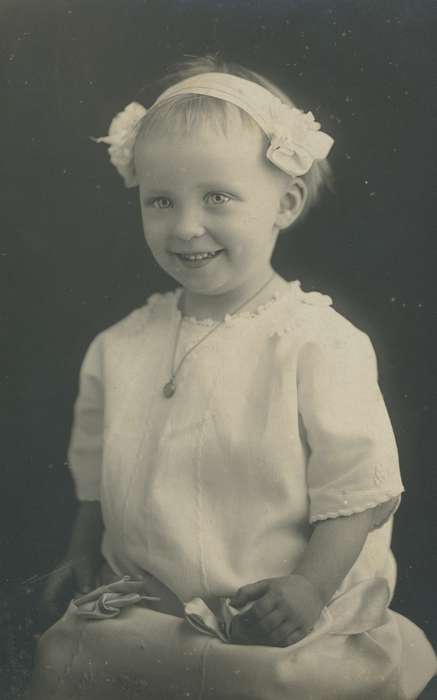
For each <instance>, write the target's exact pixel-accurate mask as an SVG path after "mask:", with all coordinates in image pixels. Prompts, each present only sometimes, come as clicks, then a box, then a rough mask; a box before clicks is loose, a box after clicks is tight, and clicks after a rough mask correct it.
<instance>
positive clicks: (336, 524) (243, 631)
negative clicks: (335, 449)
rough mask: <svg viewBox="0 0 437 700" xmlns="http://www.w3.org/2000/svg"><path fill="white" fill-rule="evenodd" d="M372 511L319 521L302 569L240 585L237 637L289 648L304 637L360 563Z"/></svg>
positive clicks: (236, 600)
mask: <svg viewBox="0 0 437 700" xmlns="http://www.w3.org/2000/svg"><path fill="white" fill-rule="evenodd" d="M373 517H374V512H373V509H369V510H365V511H363V512H362V513H357V514H354V515H350V516H343V517H338V518H333V519H329V520H323V521H319V522H318V523H317V524H316V525H315V526H314V531H313V534H312V536H311V538H310V541H309V543H308V546H307V548H306V550H305V553H304V555H303V557H302V559H301V561H300V562H299V565H298V566H297V568H296V569H295V570H294V571H293V572H292V573H290V574H289V575H287V576H282V577H278V578H272V579H264V580H262V581H258V582H256V583H252V584H249V585H247V586H243V587H242V588H240V589H239V591H238V592H237V594H236V596H234V598H233V599H232V600H231V603H232V605H233V606H234V607H236V608H242V607H244V606H245V605H247V604H248V603H251V602H253V601H254V602H253V605H252V606H251V607H250V609H249V610H248V611H247V612H243V613H242V614H241V615H239V616H238V617H236V618H234V622H233V625H232V635H233V638H234V641H237V642H242V643H246V644H247V643H251V644H254V643H255V644H267V645H270V646H288V645H290V644H293V643H296V642H298V641H299V640H300V639H302V638H303V637H305V636H306V635H307V634H308V633H309V632H310V631H311V629H312V628H313V626H314V624H315V623H316V621H317V620H318V618H319V616H320V613H321V611H322V609H323V607H324V606H325V605H327V604H328V603H329V601H330V599H331V598H332V596H333V594H334V593H335V591H336V590H337V589H338V587H339V586H340V584H341V582H342V581H343V579H344V577H345V576H346V574H347V573H348V572H349V570H350V569H351V567H352V566H353V564H354V562H355V561H356V559H357V557H358V555H359V553H360V552H361V549H362V547H363V545H364V543H365V541H366V537H367V534H368V532H369V530H370V528H371V526H372V524H373Z"/></svg>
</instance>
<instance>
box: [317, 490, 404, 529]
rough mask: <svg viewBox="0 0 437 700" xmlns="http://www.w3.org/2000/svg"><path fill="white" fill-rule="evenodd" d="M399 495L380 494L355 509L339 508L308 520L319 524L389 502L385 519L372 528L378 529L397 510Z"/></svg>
mask: <svg viewBox="0 0 437 700" xmlns="http://www.w3.org/2000/svg"><path fill="white" fill-rule="evenodd" d="M401 495H402V494H400V493H399V491H395V492H390V491H387V492H385V493H381V494H380V497H379V498H375V500H373V501H368V502H367V503H361V504H360V505H357V506H355V508H353V507H351V508H339V509H338V510H333V511H328V512H327V513H322V514H319V513H318V514H317V515H312V516H311V518H310V522H311V523H315V522H319V521H321V520H330V519H331V518H338V517H341V516H348V515H355V514H357V513H364V511H366V510H370V509H371V508H376V507H378V506H383V505H388V504H389V503H390V501H393V504H392V506H391V508H390V509H389V511H388V513H387V515H386V517H385V518H384V519H383V521H382V522H381V521H376V523H375V524H374V527H379V526H381V525H383V524H384V522H386V521H387V520H388V519H389V518H390V517H391V516H392V515H393V514H394V513H395V511H396V510H397V509H398V506H399V504H400V501H401Z"/></svg>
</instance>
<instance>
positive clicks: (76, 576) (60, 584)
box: [41, 554, 100, 624]
mask: <svg viewBox="0 0 437 700" xmlns="http://www.w3.org/2000/svg"><path fill="white" fill-rule="evenodd" d="M99 563H100V557H98V556H95V557H94V556H91V555H89V554H82V555H79V554H78V555H77V556H76V555H71V556H68V555H67V556H66V557H65V558H64V559H63V560H62V561H61V562H60V563H59V564H58V565H57V566H56V567H55V568H54V569H53V571H52V573H51V574H50V576H49V578H48V580H47V583H46V585H45V588H44V590H43V593H42V597H41V606H42V614H43V617H45V618H47V620H46V621H47V623H48V624H51V623H52V622H54V621H55V620H57V619H58V618H59V617H60V616H61V615H62V613H63V612H64V611H65V609H66V607H67V605H68V603H69V601H70V600H71V599H72V598H73V597H74V596H75V595H78V594H83V593H87V592H89V591H91V590H92V589H93V588H95V586H96V583H97V582H96V573H97V569H98V566H99Z"/></svg>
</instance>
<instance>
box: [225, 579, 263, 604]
mask: <svg viewBox="0 0 437 700" xmlns="http://www.w3.org/2000/svg"><path fill="white" fill-rule="evenodd" d="M268 587H269V582H268V581H257V582H256V583H248V584H247V585H246V586H242V587H241V588H240V589H239V590H238V591H237V593H236V595H235V596H233V597H232V598H231V600H230V603H231V605H232V606H233V607H234V608H241V607H243V605H246V604H247V603H250V602H251V601H253V600H257V599H258V598H260V597H261V596H262V595H263V594H264V593H267V590H268Z"/></svg>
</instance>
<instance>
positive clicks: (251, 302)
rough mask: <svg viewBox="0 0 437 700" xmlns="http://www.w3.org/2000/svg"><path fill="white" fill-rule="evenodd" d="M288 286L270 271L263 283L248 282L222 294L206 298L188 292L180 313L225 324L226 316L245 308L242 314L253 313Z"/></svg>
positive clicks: (182, 298) (184, 295) (182, 302)
mask: <svg viewBox="0 0 437 700" xmlns="http://www.w3.org/2000/svg"><path fill="white" fill-rule="evenodd" d="M286 284H287V283H286V282H285V280H283V279H282V278H281V277H279V276H278V275H276V274H275V273H274V271H273V269H270V271H269V272H267V274H266V275H265V276H264V279H262V280H261V282H260V281H259V280H257V282H256V283H254V282H252V283H251V282H248V283H246V284H243V285H241V286H239V287H237V288H235V289H232V290H229V291H227V292H223V293H221V294H214V295H213V294H209V295H206V294H203V295H202V294H196V293H193V292H190V291H189V290H185V291H184V292H183V295H182V297H181V301H180V310H181V312H182V314H183V315H184V316H194V317H195V318H197V319H198V320H204V319H212V320H214V321H221V320H223V318H224V317H225V316H226V314H232V313H235V312H236V310H237V309H238V308H239V307H240V306H241V305H243V304H244V306H242V309H241V310H242V311H253V310H254V309H256V308H257V307H258V306H260V305H262V304H263V303H266V301H268V300H270V299H271V297H272V294H274V293H276V292H279V291H282V290H283V289H284V287H285V286H286ZM258 291H259V294H258V293H257V292H258ZM252 297H253V298H252ZM245 302H247V304H245Z"/></svg>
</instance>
